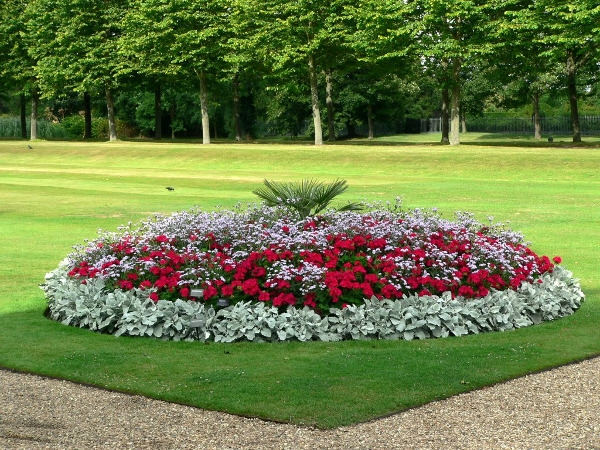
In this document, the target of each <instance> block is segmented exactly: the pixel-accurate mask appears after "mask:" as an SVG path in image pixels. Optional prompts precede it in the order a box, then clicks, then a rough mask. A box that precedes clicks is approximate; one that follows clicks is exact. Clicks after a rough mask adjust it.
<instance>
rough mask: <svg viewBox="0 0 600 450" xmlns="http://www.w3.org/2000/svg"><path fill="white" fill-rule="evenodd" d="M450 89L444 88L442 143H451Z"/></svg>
mask: <svg viewBox="0 0 600 450" xmlns="http://www.w3.org/2000/svg"><path fill="white" fill-rule="evenodd" d="M449 136H450V91H448V88H447V87H444V88H443V89H442V144H449V143H450V137H449Z"/></svg>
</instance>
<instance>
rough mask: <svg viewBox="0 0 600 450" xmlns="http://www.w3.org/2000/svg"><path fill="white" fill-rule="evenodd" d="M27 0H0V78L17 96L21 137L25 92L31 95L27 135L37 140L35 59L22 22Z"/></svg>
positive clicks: (24, 135) (25, 124)
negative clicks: (30, 52) (18, 99)
mask: <svg viewBox="0 0 600 450" xmlns="http://www.w3.org/2000/svg"><path fill="white" fill-rule="evenodd" d="M26 7H27V2H26V1H23V0H6V1H4V2H2V3H0V36H2V39H0V54H2V55H3V58H2V60H1V61H0V80H2V84H4V85H5V86H11V87H12V89H13V90H14V91H15V92H16V93H17V94H18V95H19V97H20V109H21V137H23V138H26V137H27V123H26V116H25V114H26V112H25V107H26V104H25V102H26V95H30V97H31V120H30V138H31V139H32V140H34V139H37V121H38V103H39V90H38V80H37V77H36V73H35V66H36V61H35V59H33V58H32V57H31V56H30V54H29V53H28V51H27V50H28V42H29V41H30V38H29V36H28V34H27V28H26V22H25V16H24V13H25V10H26Z"/></svg>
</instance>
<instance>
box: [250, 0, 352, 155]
mask: <svg viewBox="0 0 600 450" xmlns="http://www.w3.org/2000/svg"><path fill="white" fill-rule="evenodd" d="M348 4H349V2H348V0H333V1H326V0H300V1H297V2H287V3H285V2H280V1H277V0H268V1H259V0H240V1H239V5H240V7H241V9H240V11H242V13H241V14H243V17H244V18H245V20H246V21H249V22H252V23H253V24H254V30H255V32H254V33H253V35H252V37H251V38H250V39H249V42H251V44H250V45H251V46H252V48H254V49H256V51H257V53H258V54H260V55H264V58H265V59H266V60H267V61H268V63H267V64H268V65H269V66H270V67H271V69H272V71H273V73H275V74H280V75H282V76H280V77H279V79H280V80H283V82H284V83H285V76H286V74H289V73H290V72H295V71H298V70H301V71H302V72H303V73H304V74H305V75H304V76H305V77H306V78H305V79H306V80H307V82H308V86H309V88H310V106H311V111H312V117H313V128H314V134H315V145H322V144H323V129H322V122H321V102H320V90H319V83H318V80H319V74H320V73H325V74H327V73H330V72H331V70H333V67H332V66H331V64H327V63H326V61H327V60H332V49H333V48H337V49H339V48H341V46H343V45H344V39H345V35H346V34H347V33H348V30H347V29H346V28H345V27H344V24H343V22H342V20H341V19H342V18H343V14H342V13H343V10H344V8H345V6H347V5H348ZM339 53H340V54H343V53H342V52H339ZM331 87H332V86H331V85H329V88H330V89H331Z"/></svg>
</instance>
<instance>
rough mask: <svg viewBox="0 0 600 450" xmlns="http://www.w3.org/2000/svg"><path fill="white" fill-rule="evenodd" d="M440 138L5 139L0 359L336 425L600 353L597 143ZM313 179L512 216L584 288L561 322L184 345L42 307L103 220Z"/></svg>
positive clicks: (176, 397)
mask: <svg viewBox="0 0 600 450" xmlns="http://www.w3.org/2000/svg"><path fill="white" fill-rule="evenodd" d="M437 138H438V137H437V136H431V135H421V136H418V137H413V136H409V137H393V138H385V139H381V140H380V142H378V141H377V140H376V141H375V142H369V141H366V140H365V141H352V142H346V143H339V144H336V145H326V146H324V147H322V148H315V147H313V146H311V145H305V144H297V143H296V144H294V143H286V144H281V145H279V144H277V145H275V144H269V145H267V144H261V143H253V144H227V143H221V144H215V145H210V146H202V145H197V144H194V143H189V142H164V143H140V142H117V143H82V142H43V141H39V142H35V143H33V144H32V146H33V147H34V148H33V149H31V150H30V149H28V148H27V143H26V142H24V141H0V245H1V249H2V250H0V366H1V367H6V368H11V369H15V370H21V371H27V372H34V373H39V374H43V375H48V376H54V377H60V378H65V379H69V380H74V381H77V382H83V383H89V384H93V385H97V386H101V387H106V388H109V389H116V390H120V391H125V392H132V393H140V394H143V395H147V396H150V397H154V398H159V399H164V400H168V401H175V402H180V403H185V404H190V405H194V406H198V407H202V408H207V409H215V410H221V411H227V412H231V413H234V414H241V415H248V416H254V417H262V418H266V419H271V420H278V421H286V422H287V421H291V422H294V423H298V424H306V425H316V426H319V427H324V428H328V427H335V426H339V425H344V424H351V423H356V422H360V421H365V420H369V419H372V418H375V417H378V416H382V415H385V414H389V413H392V412H396V411H401V410H404V409H406V408H410V407H413V406H416V405H420V404H423V403H426V402H429V401H432V400H435V399H439V398H445V397H448V396H451V395H454V394H457V393H459V392H463V391H467V390H471V389H475V388H479V387H482V386H486V385H491V384H494V383H497V382H500V381H504V380H507V379H510V378H514V377H517V376H521V375H524V374H527V373H530V372H535V371H539V370H544V369H547V368H550V367H554V366H558V365H561V364H567V363H570V362H573V361H579V360H581V359H584V358H588V357H591V356H594V355H599V354H600V339H599V338H600V329H599V327H598V325H597V324H598V323H599V320H600V276H599V275H598V270H597V268H598V267H599V264H598V263H599V256H598V249H599V247H598V242H599V239H598V238H599V237H600V233H599V232H598V230H600V207H599V206H600V195H599V193H600V189H599V188H600V178H599V177H598V175H599V172H600V140H599V139H597V138H596V139H595V140H594V139H586V141H587V142H586V143H585V147H572V146H571V147H569V148H565V147H563V146H566V145H567V140H566V138H565V142H564V143H563V142H561V139H560V138H555V141H554V143H553V144H556V145H549V144H548V143H547V142H543V143H539V144H538V146H534V145H533V144H531V143H530V142H531V140H530V139H511V138H508V137H502V138H501V139H498V138H496V139H495V140H493V139H487V138H486V137H485V136H482V135H467V136H465V138H464V139H465V140H466V141H467V145H464V146H460V147H447V146H440V145H437V144H436V141H437ZM415 140H418V141H419V142H418V143H416V144H415V143H414V141H415ZM490 141H491V142H494V145H491V146H489V145H486V143H487V142H490ZM524 141H525V142H527V144H526V145H522V144H523V142H524ZM534 144H535V142H534ZM308 177H314V178H318V179H320V180H324V181H328V180H332V179H335V178H338V177H339V178H344V179H347V180H348V183H349V185H350V189H349V190H348V192H347V193H346V194H344V196H343V197H342V198H341V200H342V201H345V200H363V199H367V200H375V199H381V200H392V199H393V198H394V197H395V196H397V195H400V196H402V197H403V199H404V205H405V206H406V207H409V208H413V207H438V208H439V209H440V210H441V211H442V212H443V213H444V214H445V215H448V216H451V215H452V214H453V212H454V211H458V210H461V211H471V212H474V213H475V214H476V215H477V217H478V218H480V219H482V220H486V217H487V216H494V217H495V219H496V220H500V221H510V226H511V227H512V228H513V229H516V230H520V231H523V232H524V233H525V235H526V237H527V239H528V240H530V241H532V242H533V248H534V250H536V251H537V252H538V253H542V254H547V255H549V256H554V255H560V256H562V257H563V260H564V265H565V266H566V267H567V268H568V269H570V270H572V271H573V272H574V273H575V275H576V276H577V277H578V278H580V279H581V283H582V287H583V289H584V291H585V292H586V294H587V300H586V302H585V303H584V305H583V307H582V308H581V310H580V311H578V312H577V313H576V314H575V315H573V316H571V317H568V318H565V319H562V320H559V321H556V322H553V323H548V324H543V325H540V326H535V327H531V328H527V329H522V330H517V331H512V332H505V333H488V334H483V335H478V336H468V337H463V338H449V339H437V340H427V341H412V342H404V341H399V342H384V341H366V342H341V343H320V342H311V343H285V344H248V343H238V344H200V343H175V342H163V341H158V340H153V339H143V338H115V337H113V336H106V335H99V334H95V333H92V332H89V331H86V330H80V329H76V328H71V327H67V326H63V325H61V324H59V323H55V322H52V321H49V320H47V319H45V318H44V317H43V311H44V309H45V300H44V297H43V294H42V291H41V290H40V289H39V288H38V285H39V284H40V283H42V282H43V277H44V274H45V273H46V272H48V271H50V270H52V269H54V268H55V267H56V265H57V264H58V262H59V261H60V260H61V259H62V258H64V256H66V254H67V253H69V251H70V249H71V246H72V245H74V244H75V243H78V242H82V241H83V240H84V239H86V238H93V237H94V236H95V234H96V230H97V229H98V228H103V229H109V230H114V229H116V227H117V226H119V225H121V224H123V223H127V222H128V221H134V222H135V221H138V220H141V219H143V218H145V217H147V216H149V215H151V214H153V213H155V212H165V213H166V212H170V211H176V210H182V209H188V208H191V207H193V206H200V207H202V208H205V209H212V208H214V207H216V206H217V205H223V206H226V207H227V206H232V205H233V204H235V203H236V202H238V201H242V202H246V201H254V200H255V197H254V196H253V195H252V194H251V191H252V190H253V189H255V188H256V187H258V186H259V185H260V184H261V182H262V180H263V179H264V178H270V179H276V180H289V179H293V180H300V179H303V178H308ZM166 186H173V187H174V188H175V190H174V191H168V190H166V189H165V187H166Z"/></svg>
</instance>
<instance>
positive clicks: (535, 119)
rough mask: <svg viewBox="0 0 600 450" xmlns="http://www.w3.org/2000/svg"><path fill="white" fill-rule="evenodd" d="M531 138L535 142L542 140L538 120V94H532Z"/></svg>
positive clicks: (539, 121) (540, 125)
mask: <svg viewBox="0 0 600 450" xmlns="http://www.w3.org/2000/svg"><path fill="white" fill-rule="evenodd" d="M533 137H534V138H535V139H537V140H540V139H541V138H542V121H541V119H540V93H539V91H537V90H536V91H535V92H534V93H533Z"/></svg>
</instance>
